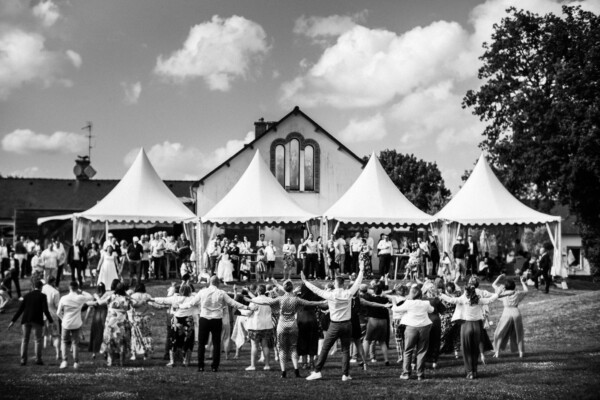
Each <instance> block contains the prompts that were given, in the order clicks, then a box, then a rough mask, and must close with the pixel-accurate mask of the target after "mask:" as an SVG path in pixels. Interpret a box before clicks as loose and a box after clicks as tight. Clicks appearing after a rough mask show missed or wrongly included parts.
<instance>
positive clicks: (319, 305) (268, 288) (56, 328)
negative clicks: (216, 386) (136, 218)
mask: <svg viewBox="0 0 600 400" xmlns="http://www.w3.org/2000/svg"><path fill="white" fill-rule="evenodd" d="M162 236H163V234H160V233H159V234H158V235H157V236H155V237H153V238H152V240H155V241H159V242H160V241H163V238H162ZM356 238H357V240H358V239H360V242H361V245H362V247H361V252H359V259H358V268H357V273H354V272H353V273H352V274H351V275H350V278H349V282H348V285H347V284H346V283H347V280H348V279H347V278H345V277H344V276H343V275H341V274H337V276H336V273H335V271H336V270H337V268H336V267H335V265H336V264H337V266H338V267H340V266H341V265H343V264H344V263H343V260H342V259H341V257H340V255H341V254H336V250H335V246H334V249H333V251H331V252H330V251H329V244H328V245H327V249H328V250H327V256H329V257H331V256H332V258H331V259H330V260H329V261H330V264H329V265H330V271H332V270H333V273H332V275H329V276H328V277H329V278H330V279H332V282H324V283H325V286H324V287H320V286H317V285H316V284H315V283H314V282H311V281H310V280H311V278H313V279H314V277H315V275H307V272H308V273H309V274H310V272H313V273H315V271H316V270H315V269H311V268H310V267H306V264H311V263H313V261H312V260H311V261H308V260H310V259H311V258H313V257H312V256H311V257H308V255H310V254H315V253H312V250H311V247H312V246H314V245H313V242H316V243H319V242H318V241H317V240H314V239H313V238H312V237H311V235H309V237H308V238H307V239H306V241H304V242H303V243H302V244H301V245H300V246H299V247H300V248H299V249H297V250H296V249H294V251H293V252H292V251H289V254H294V255H295V256H297V255H298V254H301V250H302V249H305V252H306V255H305V257H304V259H305V262H304V268H303V270H302V271H300V277H301V280H302V284H301V285H299V286H294V283H293V282H292V281H291V280H290V279H289V275H288V277H287V279H284V281H283V282H282V283H281V284H280V283H278V282H277V281H276V280H274V279H273V278H272V279H271V281H270V283H269V284H268V285H265V284H259V285H256V284H252V285H250V286H248V287H245V288H243V289H241V290H238V288H237V287H236V286H233V288H232V290H231V291H225V290H223V289H221V288H220V286H221V284H222V282H223V281H233V280H234V278H233V276H232V275H233V273H234V272H235V271H234V269H232V268H233V267H232V266H231V265H229V266H227V268H229V271H228V272H227V273H226V274H225V275H224V273H223V272H221V271H219V270H220V269H221V268H222V267H223V265H222V264H223V258H224V257H223V255H224V254H227V255H228V256H229V255H230V249H231V247H230V246H229V245H228V241H227V240H226V239H222V241H215V244H218V246H219V248H220V249H219V251H220V253H221V254H220V255H219V256H217V260H214V261H215V263H213V262H212V261H211V262H210V264H209V265H213V266H216V268H217V271H216V272H217V273H216V274H215V273H213V272H214V271H211V272H210V274H209V276H208V278H207V279H206V281H207V282H206V283H199V285H200V286H202V288H201V289H200V290H198V291H196V290H195V289H194V283H192V276H191V274H190V272H192V270H193V268H192V267H189V266H186V263H188V262H189V260H190V258H191V257H190V256H191V250H190V251H189V254H188V253H187V252H186V251H184V256H182V257H181V259H182V260H181V265H182V267H181V269H180V270H179V272H180V274H181V279H182V281H181V283H180V284H172V285H171V286H170V287H169V289H168V292H167V293H166V296H165V297H152V296H150V295H149V294H148V293H146V288H145V284H144V282H143V280H147V279H148V275H147V274H146V275H145V276H144V274H143V268H141V261H142V257H143V253H144V252H145V250H144V249H143V246H142V245H141V244H139V243H138V241H137V240H136V238H134V240H133V243H132V246H137V245H140V247H142V251H141V253H142V255H140V259H139V260H140V265H139V267H140V269H136V266H134V267H131V265H129V272H130V281H129V283H130V284H131V287H129V285H127V284H126V283H125V282H124V281H123V275H122V272H123V267H119V262H118V261H116V260H115V259H116V257H117V256H113V253H112V250H113V247H112V245H113V244H114V245H116V239H114V237H110V236H109V238H108V239H107V241H106V242H108V243H109V244H108V245H107V244H106V242H105V243H104V245H103V246H102V249H103V250H99V252H100V253H101V254H99V263H98V267H97V271H98V273H97V275H96V278H97V280H96V281H95V283H94V281H93V283H94V284H96V285H97V288H96V293H95V294H94V295H91V294H88V293H86V292H83V291H82V290H81V289H82V286H83V282H81V283H80V282H79V281H78V280H81V278H79V276H78V280H76V279H75V274H73V278H74V279H73V280H72V281H71V282H70V284H69V293H68V294H67V295H65V296H63V297H62V298H61V297H60V293H59V291H58V289H57V284H58V282H59V280H58V277H55V276H54V275H53V274H51V273H47V271H46V269H44V279H43V280H42V279H40V277H39V275H38V277H37V279H36V280H33V288H34V290H32V291H30V292H29V293H28V294H27V295H26V296H25V297H24V298H23V301H22V302H21V304H20V307H19V309H18V311H17V313H16V314H15V315H14V317H13V318H12V321H11V323H10V326H12V325H13V324H14V323H15V322H16V321H17V320H18V318H19V317H20V316H21V315H23V318H22V320H21V324H22V330H23V338H22V341H23V342H22V346H21V364H22V365H26V364H27V361H28V357H27V347H28V341H29V338H30V336H31V333H32V332H33V333H34V335H35V353H36V363H37V364H43V361H42V339H43V342H44V345H46V343H47V342H48V341H51V343H52V345H53V346H54V348H55V357H56V359H57V360H58V359H61V360H62V362H61V363H60V368H67V367H68V350H69V346H70V347H71V350H72V359H73V367H74V368H79V350H78V343H79V341H80V340H81V336H82V326H83V325H84V319H87V318H88V317H91V318H92V324H91V332H90V339H89V347H88V350H89V351H90V352H91V353H92V358H96V356H97V355H98V354H101V355H103V356H104V357H105V358H106V362H107V365H109V366H110V365H114V364H115V363H116V362H118V364H119V365H123V362H124V360H125V359H126V358H129V359H131V360H135V359H137V358H141V359H144V360H145V359H147V358H148V357H149V356H150V354H152V353H153V352H154V342H153V336H152V330H151V328H150V327H151V322H150V321H151V318H153V317H154V316H155V311H156V309H159V308H167V323H166V332H165V335H166V339H167V340H166V349H165V350H166V351H165V358H166V359H167V360H168V364H167V367H173V366H175V365H176V363H177V360H179V359H182V365H184V366H189V365H190V364H191V359H192V350H193V348H194V344H195V343H198V364H197V367H198V370H199V371H204V368H205V364H204V359H205V352H206V349H207V345H209V342H210V345H209V346H210V347H212V362H211V365H210V368H211V370H212V371H215V372H216V371H218V369H219V366H220V357H221V351H222V350H224V351H225V356H226V358H228V357H229V346H230V339H231V340H233V342H234V343H235V350H236V352H235V353H236V354H235V356H234V358H237V357H239V350H240V348H241V347H242V346H243V345H244V343H245V342H246V340H247V339H249V340H250V342H251V354H250V365H249V366H248V367H247V368H246V370H247V371H253V370H256V368H257V363H259V362H261V361H260V360H258V357H259V354H260V356H261V360H262V362H264V366H263V368H264V369H265V370H270V369H271V366H270V356H271V352H272V351H273V350H276V351H275V359H276V360H278V361H279V364H280V369H281V377H283V378H285V377H286V376H287V369H286V367H287V365H286V364H287V361H288V359H291V361H292V365H293V370H294V375H295V376H296V377H299V376H300V364H302V366H303V367H304V368H306V369H309V368H310V369H311V373H310V374H309V375H308V376H307V377H306V379H307V380H315V379H321V378H322V372H321V371H322V369H323V367H324V365H325V363H326V361H327V357H328V356H329V355H330V353H331V352H332V349H334V347H335V348H337V347H338V346H337V343H338V342H339V345H340V348H341V350H340V351H341V355H342V380H343V381H348V380H351V379H352V377H351V375H350V364H351V363H352V362H357V363H360V366H361V367H362V368H363V369H365V370H366V369H367V365H368V364H369V359H371V363H373V362H376V356H375V351H374V350H375V347H376V346H377V345H379V347H380V349H381V352H382V355H383V360H384V363H385V365H389V364H390V362H389V354H388V343H389V339H390V337H391V336H392V334H393V337H394V339H395V342H396V351H397V356H398V359H397V363H401V364H402V373H401V375H400V379H410V378H411V376H412V375H415V376H416V378H417V379H418V380H422V379H425V363H426V362H429V363H431V367H432V368H434V369H436V368H437V367H438V360H439V357H440V354H443V353H452V352H453V353H454V356H455V357H456V358H458V357H459V351H461V350H462V355H463V360H464V366H465V373H466V377H467V379H475V378H477V377H478V363H479V360H480V359H481V360H482V361H483V362H485V356H484V352H485V351H489V350H493V351H494V356H495V357H498V356H499V352H500V350H502V349H505V348H506V346H507V344H508V343H509V342H510V344H511V350H512V351H514V352H516V351H518V352H519V356H520V357H523V355H524V333H523V332H524V331H523V323H522V318H521V314H520V312H519V309H518V305H519V303H520V302H521V301H522V299H523V297H524V296H525V294H526V293H527V291H528V288H527V284H526V276H525V275H523V276H521V284H522V285H521V286H522V290H518V289H517V288H516V284H515V282H514V281H513V280H510V279H506V277H505V276H504V274H501V275H499V276H498V278H497V279H496V280H495V281H494V283H493V287H494V289H495V292H494V293H489V292H487V291H484V290H481V289H479V288H478V286H479V280H478V278H477V277H476V276H474V275H471V276H470V277H469V278H468V281H467V283H466V286H465V287H464V288H461V287H460V286H459V284H458V281H459V279H460V278H461V276H462V274H461V273H460V268H459V269H458V271H457V273H454V280H453V281H451V280H450V279H449V278H450V275H446V274H443V273H442V274H440V275H439V276H434V275H430V276H429V278H424V279H423V281H421V280H419V277H418V274H414V275H413V274H409V273H408V272H407V274H406V276H405V278H407V280H405V283H404V284H402V283H399V284H396V285H395V286H393V287H390V286H389V281H388V273H387V272H385V273H384V274H383V276H382V277H381V279H379V280H372V281H371V282H370V283H363V279H364V278H365V276H366V275H367V274H370V273H372V272H371V271H369V270H368V267H369V265H368V264H369V263H368V262H366V261H365V260H366V259H367V257H366V256H363V257H360V254H361V253H364V254H366V253H367V252H368V249H369V244H368V241H367V239H366V238H359V235H357V236H356ZM180 239H181V244H182V247H181V248H185V247H186V246H187V248H188V249H189V241H187V240H186V239H185V238H183V237H182V238H180ZM216 239H219V240H220V239H221V238H219V237H217V238H216ZM341 239H343V237H342V238H341ZM144 240H145V241H147V242H148V243H149V242H150V240H148V238H144V237H142V243H144ZM330 240H332V241H335V236H332V238H331V239H330ZM261 241H263V242H264V237H261ZM382 241H383V242H384V243H385V242H389V238H387V237H382ZM460 241H461V240H459V242H460ZM419 243H420V242H418V243H417V244H416V247H417V248H420V246H419ZM257 244H258V243H257ZM261 244H262V243H261ZM264 244H265V246H264V248H263V247H262V246H259V247H258V252H257V254H260V251H261V250H263V252H264V253H265V258H266V261H267V262H269V261H271V260H269V258H268V257H266V256H267V254H268V252H267V251H266V249H267V248H268V247H269V246H272V242H269V243H264ZM380 244H381V242H380ZM53 246H56V245H54V244H53ZM79 246H81V247H80V248H79V250H73V248H72V249H71V250H70V251H69V255H68V258H69V257H76V255H78V256H79V257H80V258H82V255H83V254H84V253H85V247H83V243H81V242H78V243H77V245H76V246H73V247H74V248H75V247H79ZM155 246H160V247H162V245H159V244H158V243H155V244H151V245H150V251H151V254H152V257H151V258H154V255H155V254H156V253H154V249H155ZM291 246H293V244H292V245H291ZM384 246H386V247H387V245H384ZM384 246H382V247H384ZM121 247H123V246H121ZM128 247H130V246H128ZM379 247H380V246H379V245H378V249H379ZM389 247H391V248H392V249H393V247H392V246H391V245H390V246H389ZM94 248H97V249H99V248H100V247H99V246H97V244H93V245H92V246H91V248H90V249H94ZM315 248H316V249H317V250H318V246H316V247H315ZM351 248H352V247H351ZM413 248H414V250H415V251H413V252H416V248H415V247H414V246H413ZM467 249H469V247H468V246H467ZM210 250H211V248H210V246H209V247H208V249H207V256H208V257H212V256H213V255H212V253H210V252H209V251H210ZM352 250H354V248H352ZM51 251H54V250H53V249H51ZM163 251H164V250H163ZM392 251H393V250H390V253H389V254H391V252H392ZM467 251H468V250H467ZM71 253H73V254H71ZM284 253H285V250H284ZM339 253H341V250H340V251H339ZM352 253H354V251H352ZM417 253H418V254H420V253H419V252H417ZM126 254H127V256H126V258H129V252H127V253H126ZM386 254H387V253H384V256H385V255H386ZM411 254H412V253H411ZM87 255H89V250H88V252H87ZM316 256H317V262H318V261H319V258H318V257H319V256H318V254H316ZM352 256H354V254H352ZM380 257H381V253H380ZM543 257H544V254H543V255H542V258H543ZM546 257H547V256H546ZM225 259H227V257H225ZM128 261H131V260H128ZM133 261H137V260H135V257H134V260H133ZM155 261H156V260H152V264H154V268H155V272H156V268H157V265H159V267H158V268H159V269H161V270H162V269H163V267H162V265H160V264H155ZM57 262H58V261H57ZM88 262H89V258H88ZM229 262H231V261H229ZM105 263H106V267H105ZM159 263H160V261H159ZM410 263H411V261H410V259H409V261H408V264H407V270H409V269H410V270H412V266H411V265H410ZM540 263H541V261H540ZM232 264H233V263H232ZM109 266H110V268H111V269H112V270H111V271H103V268H108V267H109ZM313 266H314V265H313ZM290 267H291V265H290ZM209 268H210V267H209ZM383 268H389V265H388V266H387V267H386V266H384V267H383ZM33 271H35V268H34V269H33ZM240 271H243V270H242V269H240ZM266 271H269V269H266ZM384 271H385V270H382V271H381V272H384ZM35 272H39V271H35ZM257 272H258V269H257ZM471 272H474V271H471ZM137 273H139V274H140V275H139V280H137V279H136V277H137V276H138V275H137ZM315 274H316V273H315ZM158 275H159V274H158V273H156V277H157V278H158ZM83 276H84V277H85V274H83ZM242 277H243V275H239V276H238V278H242ZM284 277H285V276H284ZM201 278H202V277H201V276H198V277H197V279H195V280H196V281H198V282H202V279H201ZM408 278H410V280H408ZM163 279H166V274H163ZM109 281H110V282H109ZM107 283H108V284H107ZM196 284H197V285H198V283H196ZM498 298H502V301H503V303H504V311H503V313H502V316H501V317H500V320H499V322H498V324H497V328H496V330H495V333H494V337H493V343H492V341H491V340H490V339H489V337H488V335H487V332H486V327H489V325H491V322H490V321H489V320H488V310H487V306H488V304H490V303H491V302H493V301H495V300H497V299H498ZM86 306H87V307H88V308H87V313H86V316H85V317H84V318H82V310H83V308H84V307H86ZM233 309H235V310H236V311H235V313H234V312H232V310H233ZM390 309H391V315H390ZM10 326H9V327H10ZM232 326H233V331H232V329H231V327H232ZM222 345H223V349H221V346H222Z"/></svg>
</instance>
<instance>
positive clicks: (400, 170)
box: [364, 150, 450, 214]
mask: <svg viewBox="0 0 600 400" xmlns="http://www.w3.org/2000/svg"><path fill="white" fill-rule="evenodd" d="M367 158H368V157H365V158H364V159H365V160H367ZM379 161H381V164H382V165H383V168H384V169H385V171H386V172H387V173H388V175H389V177H390V178H391V179H392V181H393V182H394V184H395V185H396V186H397V187H398V189H400V191H401V192H402V193H403V194H404V195H405V196H406V198H407V199H409V200H410V201H411V202H412V203H413V204H414V205H415V206H417V208H419V209H420V210H422V211H425V212H427V213H430V214H434V213H436V212H438V211H439V210H440V209H441V208H442V207H443V206H444V205H445V204H446V203H447V202H448V200H449V198H450V191H449V190H448V189H447V188H446V186H445V184H444V178H442V174H441V172H440V170H439V168H438V166H437V164H436V163H431V162H427V161H424V160H421V159H418V158H417V157H415V156H414V155H412V154H410V155H408V154H400V153H398V152H396V150H383V151H382V152H381V153H379Z"/></svg>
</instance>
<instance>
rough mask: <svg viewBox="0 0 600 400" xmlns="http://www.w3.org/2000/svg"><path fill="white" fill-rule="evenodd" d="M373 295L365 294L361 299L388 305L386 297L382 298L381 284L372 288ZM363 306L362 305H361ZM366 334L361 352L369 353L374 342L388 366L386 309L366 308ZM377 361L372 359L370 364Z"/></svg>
mask: <svg viewBox="0 0 600 400" xmlns="http://www.w3.org/2000/svg"><path fill="white" fill-rule="evenodd" d="M373 291H374V295H369V294H368V293H366V294H365V296H364V297H363V299H364V300H367V301H369V302H371V303H376V304H381V305H382V306H385V305H386V304H389V300H388V298H387V297H385V296H383V295H382V293H383V287H382V284H377V285H375V287H374V288H373ZM363 306H364V304H363ZM367 317H368V321H367V334H366V335H365V340H364V341H363V350H364V352H365V354H367V352H368V351H369V346H370V345H371V344H373V343H375V342H377V343H379V346H381V352H382V353H383V360H384V362H385V365H386V366H388V365H390V361H389V359H388V341H389V338H390V313H389V311H388V310H387V309H385V308H381V307H372V306H367ZM374 356H375V350H373V357H374ZM376 361H377V360H376V359H375V358H373V359H372V360H371V362H376Z"/></svg>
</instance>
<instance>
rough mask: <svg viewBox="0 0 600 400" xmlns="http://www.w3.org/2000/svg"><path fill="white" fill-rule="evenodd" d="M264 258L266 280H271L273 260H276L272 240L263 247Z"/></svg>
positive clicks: (273, 268) (275, 251)
mask: <svg viewBox="0 0 600 400" xmlns="http://www.w3.org/2000/svg"><path fill="white" fill-rule="evenodd" d="M265 256H266V258H267V280H269V279H273V273H274V271H275V259H276V258H277V247H275V244H273V241H272V240H269V244H267V247H265Z"/></svg>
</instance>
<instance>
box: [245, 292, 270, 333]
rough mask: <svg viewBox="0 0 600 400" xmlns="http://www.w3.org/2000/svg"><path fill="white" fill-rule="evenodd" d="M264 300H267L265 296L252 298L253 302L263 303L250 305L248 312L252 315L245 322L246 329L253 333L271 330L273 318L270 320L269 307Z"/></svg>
mask: <svg viewBox="0 0 600 400" xmlns="http://www.w3.org/2000/svg"><path fill="white" fill-rule="evenodd" d="M265 299H267V300H269V298H268V297H267V296H265V295H264V294H263V295H260V296H257V297H255V298H254V300H255V301H264V302H265V303H264V304H254V303H251V304H250V310H252V314H250V316H249V317H248V321H247V322H246V329H248V330H253V331H262V330H265V329H273V318H271V306H270V305H269V304H268V302H266V301H265Z"/></svg>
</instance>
